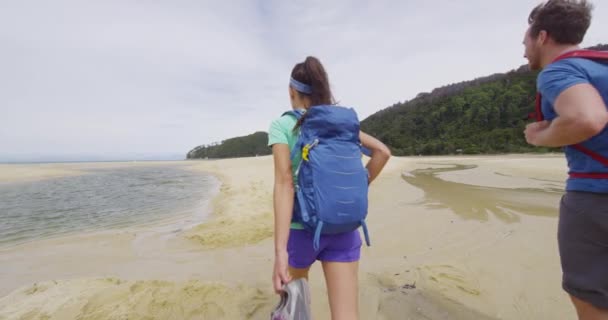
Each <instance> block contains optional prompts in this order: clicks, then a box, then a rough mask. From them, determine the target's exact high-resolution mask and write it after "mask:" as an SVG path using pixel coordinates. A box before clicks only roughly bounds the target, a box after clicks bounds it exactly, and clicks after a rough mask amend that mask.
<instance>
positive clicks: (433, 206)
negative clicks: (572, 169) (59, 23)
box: [0, 155, 575, 320]
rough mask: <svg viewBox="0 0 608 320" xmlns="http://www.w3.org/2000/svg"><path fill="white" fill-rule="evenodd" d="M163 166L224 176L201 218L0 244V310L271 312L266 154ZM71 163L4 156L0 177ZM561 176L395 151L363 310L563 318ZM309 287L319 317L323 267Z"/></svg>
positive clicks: (185, 314)
mask: <svg viewBox="0 0 608 320" xmlns="http://www.w3.org/2000/svg"><path fill="white" fill-rule="evenodd" d="M96 165H98V164H86V166H89V167H90V166H96ZM99 165H101V166H103V165H104V164H99ZM113 165H114V166H146V165H151V164H150V163H128V164H113ZM164 165H166V163H165V164H164ZM174 165H179V166H181V167H183V168H187V170H193V171H203V172H208V173H212V174H213V175H215V176H216V177H217V178H218V179H219V180H220V181H221V185H220V186H219V188H218V190H217V194H216V196H215V197H214V198H213V200H212V201H211V203H210V205H209V208H208V210H209V215H208V218H207V220H206V221H204V222H201V223H199V224H198V225H196V226H195V227H193V228H177V229H176V228H175V223H176V222H175V221H162V222H159V223H156V224H152V225H147V226H145V227H137V228H135V227H133V228H125V229H120V230H104V231H102V232H96V233H87V234H77V235H71V236H65V237H59V238H53V239H49V240H41V241H35V242H30V243H26V244H21V245H16V246H11V247H5V248H0V319H268V315H269V313H270V310H271V309H272V308H273V307H274V305H275V304H276V302H277V301H278V299H277V296H275V295H274V294H273V293H272V290H271V282H270V277H271V272H272V262H273V247H272V223H273V222H272V221H273V220H272V215H273V213H272V182H273V170H272V158H271V157H268V156H267V157H256V158H242V159H228V160H218V161H185V162H175V163H174ZM79 166H82V165H73V164H62V165H53V166H46V167H45V166H42V167H36V168H34V169H32V166H30V165H19V166H12V165H2V166H0V182H16V181H35V180H36V179H52V178H54V177H60V176H64V175H69V174H79ZM565 172H566V164H565V160H564V159H563V156H562V155H543V156H536V155H508V156H504V155H503V156H476V157H467V156H458V157H405V158H398V157H394V158H392V159H391V160H390V162H389V164H388V165H387V167H386V169H385V171H384V172H383V173H382V174H381V176H380V177H379V178H378V180H377V181H375V182H374V183H373V185H372V187H371V189H370V208H369V216H368V226H369V229H370V237H371V241H372V246H371V247H364V248H363V252H362V259H361V264H360V273H359V275H360V312H361V319H518V320H519V319H574V316H575V314H574V310H573V308H572V307H571V305H570V303H569V300H568V298H567V296H566V294H565V293H564V292H563V291H562V290H561V285H560V284H561V270H560V266H559V257H558V253H557V240H556V229H557V209H558V204H559V199H560V197H561V189H563V186H564V180H565V178H566V173H565ZM311 287H312V297H313V304H312V308H313V315H314V317H315V319H329V306H328V304H327V298H326V291H325V285H324V281H323V275H322V270H321V267H320V265H315V266H313V269H312V272H311Z"/></svg>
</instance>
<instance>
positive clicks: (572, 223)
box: [558, 191, 608, 309]
mask: <svg viewBox="0 0 608 320" xmlns="http://www.w3.org/2000/svg"><path fill="white" fill-rule="evenodd" d="M558 242H559V253H560V256H561V262H562V270H563V280H562V286H563V288H564V290H566V292H568V293H569V294H570V295H572V296H575V297H577V298H579V299H581V300H583V301H586V302H589V303H591V304H592V305H594V306H596V307H598V308H601V309H608V194H599V193H590V192H572V191H569V192H567V193H566V194H565V195H564V196H563V197H562V201H561V205H560V210H559V228H558Z"/></svg>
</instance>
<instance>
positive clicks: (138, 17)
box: [0, 0, 608, 156]
mask: <svg viewBox="0 0 608 320" xmlns="http://www.w3.org/2000/svg"><path fill="white" fill-rule="evenodd" d="M596 2H597V1H596ZM536 3H537V2H536V1H531V0H514V1H508V2H504V1H461V2H454V1H447V0H444V1H375V2H367V1H345V0H344V1H331V2H326V1H305V2H304V1H300V2H286V1H278V0H274V1H225V2H219V1H216V2H199V1H171V2H169V1H166V2H149V1H148V2H135V1H129V2H127V1H99V2H90V1H89V2H82V1H70V0H58V1H52V2H47V1H19V2H17V1H6V2H3V3H0V52H1V53H0V56H1V57H2V59H0V70H1V72H0V114H1V115H2V117H0V150H3V152H2V153H3V154H9V155H10V154H20V153H33V152H39V153H40V154H62V153H65V154H78V153H82V154H91V153H103V154H105V155H110V156H111V155H112V154H116V155H121V156H122V155H128V154H130V153H153V152H154V153H162V152H167V153H176V152H181V153H183V154H185V152H187V151H188V150H189V149H190V148H192V147H194V146H196V145H198V144H203V143H210V142H213V141H217V140H221V139H225V138H229V137H233V136H237V135H244V134H248V133H251V132H253V131H255V130H266V128H267V126H268V123H269V122H270V120H271V119H272V118H274V117H276V116H278V115H279V114H280V112H281V111H283V110H285V109H286V108H287V107H288V98H287V83H286V82H287V79H288V77H289V73H290V71H291V68H292V67H293V65H294V64H295V63H297V62H300V61H302V60H303V59H304V58H305V57H306V56H307V55H315V56H317V57H319V58H320V59H321V60H322V62H323V63H324V64H325V66H326V68H327V70H328V73H329V75H330V81H331V82H332V87H333V89H334V95H335V96H336V98H337V99H338V100H340V101H341V102H343V103H344V104H348V105H351V106H354V107H355V108H356V109H357V110H358V111H359V113H360V115H361V117H362V118H364V117H366V116H368V115H370V114H372V113H373V112H375V111H377V110H380V109H382V108H384V107H387V106H389V105H391V104H393V103H395V102H398V101H403V100H406V99H411V98H412V97H414V96H415V95H416V94H417V93H418V92H422V91H430V90H432V89H433V88H435V87H438V86H442V85H446V84H449V83H453V82H459V81H463V80H469V79H472V78H475V77H479V76H484V75H488V74H490V73H495V72H504V71H508V70H509V69H512V68H516V67H518V66H519V65H521V64H524V63H525V60H524V59H523V57H522V51H523V47H522V45H521V40H522V36H523V32H524V30H525V28H526V18H527V15H528V13H529V11H530V9H531V8H532V7H533V6H534V5H535V4H536ZM596 7H597V8H596V10H595V18H594V22H593V24H592V27H591V29H590V31H589V34H588V36H587V40H586V41H585V43H584V44H585V45H592V44H596V43H598V42H607V41H606V40H605V39H602V36H603V35H602V34H601V33H600V30H606V27H607V24H608V22H607V21H608V19H607V18H608V6H603V5H602V4H601V3H597V4H596Z"/></svg>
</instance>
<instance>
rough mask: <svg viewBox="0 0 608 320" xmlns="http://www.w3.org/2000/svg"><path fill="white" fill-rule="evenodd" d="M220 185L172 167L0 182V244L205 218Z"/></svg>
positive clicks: (124, 169)
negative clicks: (165, 221)
mask: <svg viewBox="0 0 608 320" xmlns="http://www.w3.org/2000/svg"><path fill="white" fill-rule="evenodd" d="M216 189H217V180H216V179H215V178H214V177H212V176H210V175H207V174H204V173H199V172H194V171H191V170H188V169H186V168H180V167H179V166H169V165H168V166H150V167H139V166H138V167H126V168H113V169H89V170H87V171H86V172H85V173H84V174H83V175H79V176H69V177H62V178H55V179H47V180H41V181H33V182H18V183H7V184H0V246H3V245H12V244H18V243H23V242H28V241H31V240H36V239H42V238H48V237H54V236H59V235H64V234H70V233H79V232H89V231H95V230H106V229H115V228H124V227H130V226H137V225H142V224H150V223H152V224H153V223H154V222H156V221H162V220H166V219H172V218H174V219H179V218H180V217H183V218H184V219H191V220H192V219H194V220H202V219H204V211H205V210H206V206H205V204H206V203H207V202H208V200H209V198H210V197H211V196H212V194H213V193H214V191H215V190H216Z"/></svg>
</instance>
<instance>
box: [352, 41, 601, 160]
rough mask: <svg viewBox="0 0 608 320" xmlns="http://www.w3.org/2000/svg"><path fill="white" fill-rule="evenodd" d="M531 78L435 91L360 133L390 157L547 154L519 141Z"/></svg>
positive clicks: (377, 117)
mask: <svg viewBox="0 0 608 320" xmlns="http://www.w3.org/2000/svg"><path fill="white" fill-rule="evenodd" d="M591 49H595V50H608V45H599V46H596V47H593V48H591ZM536 76H537V72H532V71H529V70H528V68H527V66H522V67H520V68H519V69H517V70H513V71H511V72H508V73H504V74H495V75H492V76H489V77H484V78H479V79H475V80H473V81H466V82H461V83H457V84H452V85H448V86H445V87H441V88H438V89H435V90H433V91H432V92H431V93H421V94H418V96H417V97H416V98H415V99H413V100H411V101H406V102H403V103H397V104H395V105H393V106H391V107H389V108H386V109H384V110H381V111H379V112H377V113H375V114H373V115H371V116H370V117H368V118H367V119H365V120H364V121H362V123H361V128H362V130H364V131H366V132H369V133H370V134H372V135H374V136H376V137H378V138H379V139H380V140H382V141H383V142H385V143H386V144H387V145H389V146H390V147H391V150H392V151H393V154H395V155H420V154H422V155H441V154H457V153H465V154H480V153H512V152H545V151H550V149H548V148H538V147H533V146H530V145H528V144H527V143H526V141H525V139H524V136H523V130H524V127H525V125H526V123H528V122H530V120H527V115H528V114H529V113H531V112H533V111H534V99H535V93H536Z"/></svg>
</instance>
